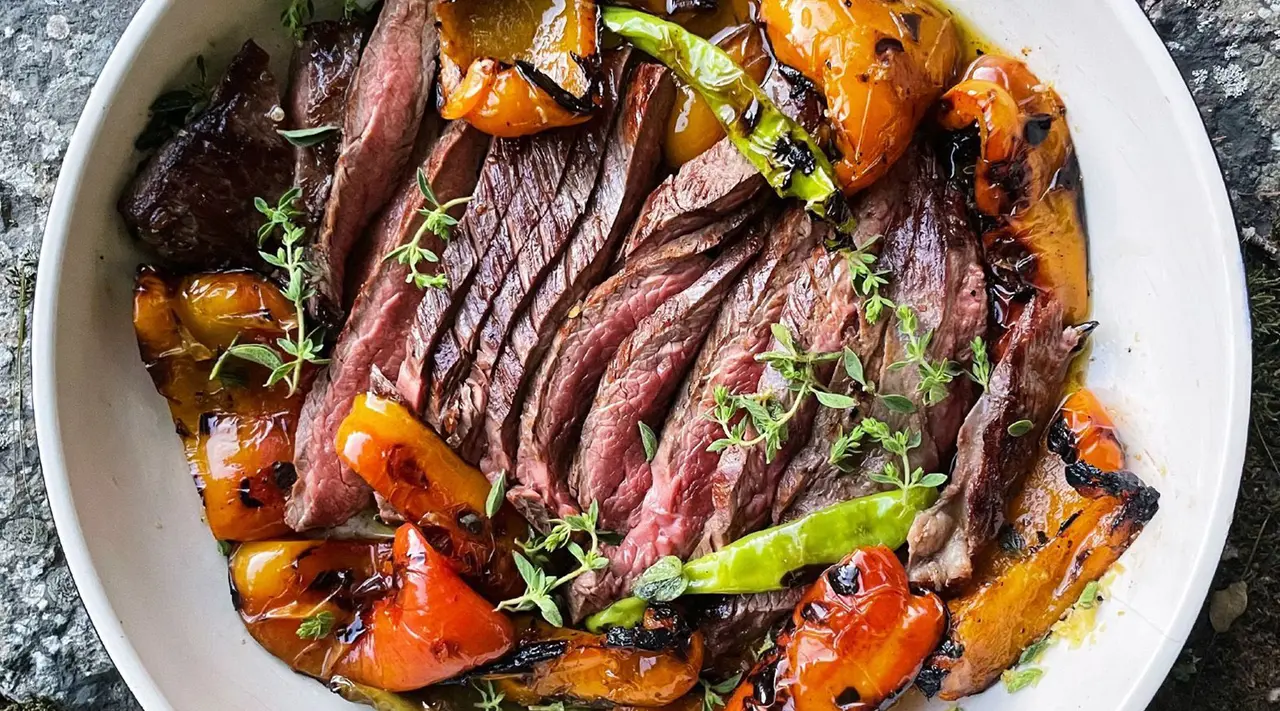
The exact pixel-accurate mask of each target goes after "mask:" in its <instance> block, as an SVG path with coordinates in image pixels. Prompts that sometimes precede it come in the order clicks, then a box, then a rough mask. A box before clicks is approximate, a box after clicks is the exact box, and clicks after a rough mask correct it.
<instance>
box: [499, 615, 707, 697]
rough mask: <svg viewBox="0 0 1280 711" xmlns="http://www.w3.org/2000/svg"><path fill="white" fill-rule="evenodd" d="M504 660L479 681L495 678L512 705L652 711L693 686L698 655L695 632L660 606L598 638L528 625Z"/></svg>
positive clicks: (698, 636)
mask: <svg viewBox="0 0 1280 711" xmlns="http://www.w3.org/2000/svg"><path fill="white" fill-rule="evenodd" d="M641 640H643V643H641ZM510 658H511V659H512V660H513V661H512V662H510V663H504V662H502V661H500V662H498V663H497V664H495V665H494V666H493V668H492V669H491V670H488V671H486V672H485V676H486V677H488V678H496V679H497V680H498V688H499V690H501V691H502V692H503V693H505V694H506V695H507V696H508V697H509V698H511V699H512V700H513V701H516V702H517V703H521V704H524V705H531V704H537V703H540V702H541V700H542V699H546V698H561V697H567V698H572V699H574V700H576V701H579V702H583V703H596V702H607V703H611V704H617V705H620V706H642V707H660V706H666V705H667V704H673V703H676V702H677V701H679V700H680V699H681V698H682V697H683V696H684V695H685V694H687V693H689V691H690V690H692V689H693V687H694V686H695V685H696V684H697V683H698V674H699V672H700V671H701V670H702V662H703V658H704V649H703V643H702V633H701V632H696V631H692V630H691V629H690V628H689V626H688V625H687V624H686V623H685V622H684V620H683V619H682V618H681V617H679V615H677V614H676V612H675V611H674V610H672V609H671V608H669V607H662V608H650V609H649V610H647V611H646V612H645V617H644V619H643V621H642V622H641V624H640V625H638V626H637V627H636V628H635V629H632V630H624V629H615V630H611V631H610V632H609V633H608V634H603V635H597V634H589V633H586V632H581V631H578V630H572V629H562V628H552V627H548V626H546V625H543V624H541V623H538V624H535V625H533V626H532V627H530V628H529V630H528V632H526V633H525V635H524V636H523V640H522V641H521V643H520V644H519V645H518V646H517V649H516V652H515V653H514V654H512V655H511V657H510ZM527 659H535V660H537V661H534V662H532V663H526V662H524V661H523V660H527Z"/></svg>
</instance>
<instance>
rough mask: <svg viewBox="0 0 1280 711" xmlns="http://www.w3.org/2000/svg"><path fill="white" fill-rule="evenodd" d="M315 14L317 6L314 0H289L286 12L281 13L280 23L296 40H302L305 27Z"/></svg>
mask: <svg viewBox="0 0 1280 711" xmlns="http://www.w3.org/2000/svg"><path fill="white" fill-rule="evenodd" d="M315 14H316V6H315V3H313V2H312V0H289V4H288V5H286V6H285V8H284V12H282V13H280V24H281V25H283V26H284V28H285V29H286V30H288V31H289V34H290V35H291V36H292V37H293V38H294V39H295V40H300V39H302V30H303V28H304V27H305V26H306V24H307V23H308V22H310V21H311V18H312V16H314V15H315Z"/></svg>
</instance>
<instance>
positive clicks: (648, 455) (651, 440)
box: [639, 422, 658, 462]
mask: <svg viewBox="0 0 1280 711" xmlns="http://www.w3.org/2000/svg"><path fill="white" fill-rule="evenodd" d="M639 427H640V443H641V444H642V445H644V460H645V461H646V462H652V461H653V458H654V456H655V455H657V453H658V435H656V434H654V433H653V428H652V427H650V426H649V425H647V424H645V423H643V422H641V423H640V425H639Z"/></svg>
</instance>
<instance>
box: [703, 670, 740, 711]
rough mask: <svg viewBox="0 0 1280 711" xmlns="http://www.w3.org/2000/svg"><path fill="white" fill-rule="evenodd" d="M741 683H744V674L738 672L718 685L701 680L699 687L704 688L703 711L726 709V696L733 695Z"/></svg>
mask: <svg viewBox="0 0 1280 711" xmlns="http://www.w3.org/2000/svg"><path fill="white" fill-rule="evenodd" d="M740 681H742V672H738V673H737V674H734V675H733V676H731V677H728V678H727V679H725V680H723V681H720V682H718V683H712V682H709V681H707V680H706V679H703V678H699V679H698V685H699V686H701V687H702V711H719V709H722V708H724V697H725V695H726V694H730V693H733V690H734V689H736V688H738V682H740Z"/></svg>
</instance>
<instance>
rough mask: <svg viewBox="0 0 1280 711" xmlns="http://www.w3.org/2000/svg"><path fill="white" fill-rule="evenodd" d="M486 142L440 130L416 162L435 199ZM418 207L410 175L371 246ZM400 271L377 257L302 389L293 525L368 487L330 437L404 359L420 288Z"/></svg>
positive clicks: (465, 131)
mask: <svg viewBox="0 0 1280 711" xmlns="http://www.w3.org/2000/svg"><path fill="white" fill-rule="evenodd" d="M488 145H489V137H488V136H487V135H485V134H484V133H481V132H480V131H479V130H477V129H475V128H472V127H471V126H470V125H468V124H466V123H465V122H461V121H459V122H455V123H453V124H451V125H450V126H449V127H448V128H447V129H446V130H445V134H444V136H443V137H442V138H441V140H440V141H439V142H438V143H437V144H436V146H435V149H434V150H433V151H432V152H431V154H430V156H428V158H427V160H426V162H425V164H424V165H423V166H422V170H423V173H424V174H425V175H426V177H427V180H428V181H429V182H430V184H431V185H432V187H433V190H434V192H435V193H436V197H437V198H438V199H439V200H441V201H442V202H445V201H448V200H451V199H453V198H455V197H461V196H463V195H467V194H469V193H470V192H471V190H472V188H473V187H474V185H475V183H476V180H477V176H478V173H479V170H480V161H481V160H482V158H483V156H484V154H485V148H486V147H487V146H488ZM425 205H426V198H425V197H424V196H423V195H422V193H421V192H420V191H419V189H418V183H417V180H416V179H414V180H410V181H409V182H408V183H407V184H405V185H404V186H403V187H402V188H401V190H400V192H399V195H398V196H397V198H396V200H395V202H393V203H392V205H391V206H390V207H389V208H388V210H387V211H386V212H385V213H384V214H383V216H382V218H381V219H380V220H379V222H378V224H377V226H376V228H375V230H374V232H373V235H372V237H371V239H372V241H373V242H374V244H376V245H381V246H382V247H383V249H385V250H386V251H390V249H391V248H392V247H393V246H394V245H397V244H400V243H402V242H404V241H407V240H408V239H410V238H412V236H413V235H414V233H416V232H417V231H418V229H419V227H420V226H421V224H422V217H421V215H420V214H419V213H418V210H419V209H421V208H423V207H424V206H425ZM426 239H427V241H426V242H425V243H424V244H423V246H424V247H427V248H431V249H434V250H437V251H438V250H440V249H441V248H442V245H441V244H439V241H438V238H437V237H436V236H435V235H434V234H430V233H429V234H428V237H427V238H426ZM431 240H435V244H432V242H431ZM407 276H408V269H407V267H405V266H404V265H402V264H399V263H397V262H387V261H383V260H382V259H381V258H380V259H379V260H378V262H377V268H376V270H375V271H374V273H373V276H372V277H371V278H370V279H369V280H368V282H366V283H365V285H364V286H363V287H362V288H361V290H360V292H359V295H358V296H357V297H356V300H355V303H354V305H353V306H352V308H351V316H350V317H349V318H348V319H347V323H346V325H345V326H344V327H343V329H342V333H341V334H340V335H339V336H338V342H337V344H336V345H335V346H334V349H333V354H332V356H331V361H330V363H329V366H328V367H327V368H326V369H325V370H324V371H322V372H321V374H320V376H319V377H318V378H317V379H316V382H315V384H314V385H313V386H312V388H311V391H310V392H308V393H307V399H306V402H305V403H304V404H303V407H302V412H301V414H300V416H299V420H298V431H297V434H296V436H295V438H294V440H295V443H294V466H295V467H296V468H297V472H298V480H297V482H296V483H295V484H294V486H293V491H292V492H291V493H290V497H289V502H288V508H287V509H286V512H285V513H286V520H287V522H288V523H289V525H290V526H292V527H293V528H294V529H296V530H306V529H308V528H315V527H318V526H332V525H336V524H340V523H342V522H343V521H346V520H347V519H348V518H350V517H351V515H352V514H354V513H356V512H357V511H359V510H360V509H362V508H364V506H365V505H366V504H367V503H368V500H369V489H368V487H367V486H366V485H365V483H364V481H363V480H362V479H360V477H359V476H357V475H356V474H355V473H354V472H352V471H350V470H349V469H347V467H346V466H345V465H344V464H343V463H342V461H341V460H340V459H339V458H338V455H337V452H336V451H335V449H334V446H335V440H336V437H337V434H338V427H339V426H340V425H341V424H342V420H343V419H345V418H346V416H347V413H349V412H350V411H351V402H352V400H353V399H354V398H355V396H356V395H358V394H360V393H363V392H366V391H368V390H370V387H371V380H370V378H371V374H372V372H373V371H374V370H376V371H378V372H379V373H388V372H392V373H393V372H395V371H396V369H398V368H399V367H400V363H401V362H402V361H403V360H404V353H405V351H404V349H405V345H406V340H405V331H406V329H407V325H408V322H409V319H410V317H411V316H412V315H413V312H414V311H415V310H416V308H417V305H418V302H419V301H421V299H422V294H423V291H422V289H419V288H418V287H417V286H416V285H415V284H413V283H412V282H410V281H406V277H407Z"/></svg>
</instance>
